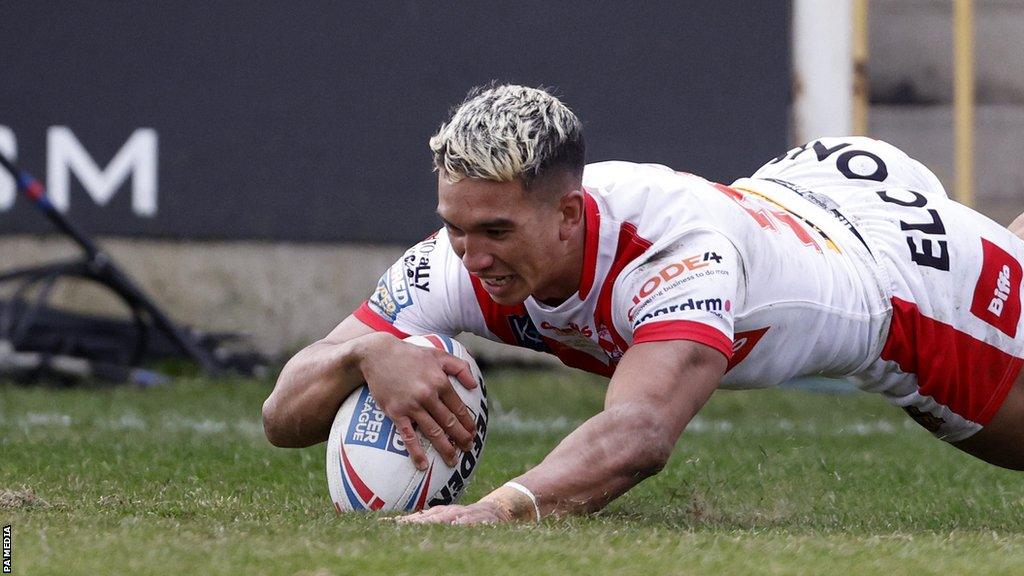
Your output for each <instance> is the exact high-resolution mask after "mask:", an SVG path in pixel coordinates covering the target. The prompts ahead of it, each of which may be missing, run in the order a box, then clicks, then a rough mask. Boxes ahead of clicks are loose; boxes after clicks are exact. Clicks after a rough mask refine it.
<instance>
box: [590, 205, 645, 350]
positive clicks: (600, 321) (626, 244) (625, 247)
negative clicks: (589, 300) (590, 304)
mask: <svg viewBox="0 0 1024 576" xmlns="http://www.w3.org/2000/svg"><path fill="white" fill-rule="evenodd" d="M650 247H651V241H650V240H647V239H646V238H643V237H641V236H640V235H639V234H637V231H636V225H635V224H633V223H632V222H623V223H622V226H620V227H619V242H618V244H617V245H616V247H615V259H614V260H612V266H611V269H610V270H608V275H607V276H605V279H604V283H603V284H602V285H601V293H600V294H599V295H598V297H597V310H596V311H595V313H594V322H595V324H596V325H597V326H598V327H600V326H604V327H605V328H607V329H608V332H609V334H610V335H611V337H612V341H613V342H614V343H615V345H616V346H618V347H619V348H620V349H621V350H622V351H623V352H625V351H626V348H628V347H629V345H627V344H626V341H625V340H623V339H622V336H620V335H619V333H618V331H616V330H615V322H614V321H613V319H612V287H613V286H614V285H615V279H616V278H618V277H619V274H621V273H622V269H623V268H625V267H626V265H627V264H629V263H630V262H632V261H633V260H636V259H637V258H639V257H640V255H641V254H643V253H644V252H646V251H647V249H648V248H650Z"/></svg>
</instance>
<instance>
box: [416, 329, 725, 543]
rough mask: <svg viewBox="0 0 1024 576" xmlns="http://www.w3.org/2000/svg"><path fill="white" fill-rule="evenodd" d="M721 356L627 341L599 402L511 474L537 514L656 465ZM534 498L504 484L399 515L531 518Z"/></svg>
mask: <svg viewBox="0 0 1024 576" xmlns="http://www.w3.org/2000/svg"><path fill="white" fill-rule="evenodd" d="M725 368H726V358H725V356H724V355H723V354H722V353H721V352H719V351H717V350H715V349H713V348H711V347H708V346H705V345H703V344H699V343H696V342H690V341H685V340H674V341H661V342H646V343H642V344H637V345H634V346H633V347H631V348H630V349H629V350H628V351H627V352H626V354H625V355H624V356H623V358H622V361H621V362H620V363H619V366H618V368H617V369H616V371H615V374H614V376H613V377H612V379H611V383H610V384H609V387H608V393H607V396H606V398H605V407H604V410H603V411H601V412H600V413H598V414H597V415H595V416H594V417H592V418H590V419H589V420H587V421H586V422H584V423H583V424H582V425H581V426H580V427H579V428H577V429H576V430H575V431H573V432H572V433H571V434H569V436H567V437H566V438H565V439H564V440H562V442H561V443H560V444H559V445H558V446H557V447H556V448H555V449H554V450H553V451H552V452H551V453H550V454H549V455H548V456H547V458H545V459H544V461H543V462H541V463H540V464H539V465H538V466H537V467H535V468H533V469H532V470H530V471H529V472H527V473H526V474H523V475H522V476H519V477H518V478H516V479H515V481H516V482H518V483H519V484H520V485H522V486H525V487H526V488H527V489H528V490H530V491H531V492H532V493H533V494H534V495H535V496H536V497H537V504H538V506H539V509H540V513H541V514H542V515H547V514H552V513H554V514H573V513H582V512H593V511H597V510H600V509H601V508H603V507H604V506H605V505H606V504H608V502H611V501H612V500H614V499H615V498H617V497H618V496H620V495H622V494H623V493H625V492H626V491H627V490H629V489H630V488H632V487H633V486H635V485H636V484H637V483H639V482H640V481H641V480H643V479H644V478H646V477H648V476H651V475H653V474H655V473H657V472H658V471H660V470H661V469H662V468H663V467H664V465H665V463H666V462H667V461H668V458H669V456H670V455H671V453H672V449H673V447H674V446H675V443H676V440H677V439H678V438H679V435H680V434H681V433H682V431H683V429H684V428H685V427H686V425H687V424H688V423H689V422H690V420H691V419H692V418H693V416H694V415H695V414H696V413H697V411H698V410H700V408H701V407H702V406H703V405H704V403H705V402H707V399H708V398H709V397H710V396H711V393H712V392H714V390H715V388H717V386H718V383H719V381H720V380H721V378H722V375H723V374H724V373H725ZM535 516H536V512H535V510H534V507H533V502H531V501H530V500H529V497H528V496H526V495H525V494H524V493H521V492H519V491H517V490H515V489H513V488H510V487H507V486H503V487H501V488H498V489H497V490H495V491H494V492H492V493H490V494H488V495H487V496H485V497H484V498H482V499H481V500H480V501H479V502H477V503H475V504H472V505H469V506H440V507H435V508H431V509H430V510H427V511H425V512H422V513H418V514H413V515H411V516H406V517H404V518H402V519H401V520H402V521H404V522H424V523H433V522H438V523H475V522H501V521H509V520H532V519H533V518H534V517H535Z"/></svg>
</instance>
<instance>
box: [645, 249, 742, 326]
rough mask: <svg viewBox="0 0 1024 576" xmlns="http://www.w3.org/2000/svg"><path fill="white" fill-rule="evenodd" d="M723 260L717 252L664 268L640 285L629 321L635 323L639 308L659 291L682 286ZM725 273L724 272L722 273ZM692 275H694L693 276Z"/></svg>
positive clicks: (687, 259) (682, 260)
mask: <svg viewBox="0 0 1024 576" xmlns="http://www.w3.org/2000/svg"><path fill="white" fill-rule="evenodd" d="M722 260H723V258H722V257H721V256H719V255H718V254H717V253H715V252H704V253H702V254H695V255H693V256H690V257H688V258H682V259H680V260H677V261H675V262H671V263H669V264H667V265H665V266H663V267H662V268H661V269H660V270H658V271H657V272H656V273H654V274H652V275H651V276H650V277H648V278H647V279H646V280H644V283H643V284H641V285H640V290H639V291H638V292H637V293H636V294H634V295H633V306H632V307H631V308H630V309H629V310H628V311H627V312H626V314H627V317H628V318H629V321H630V322H632V321H633V317H634V316H635V314H636V310H637V308H639V307H640V306H641V305H642V304H644V303H647V301H648V300H650V299H651V298H652V297H653V296H656V295H657V294H658V292H659V291H664V290H668V289H671V288H674V287H676V286H678V285H679V284H681V283H682V282H683V280H684V279H686V278H690V277H693V276H697V275H699V274H700V272H702V271H701V268H708V267H710V266H712V265H715V264H719V263H721V262H722ZM722 272H724V271H722ZM690 273H693V274H692V275H691V274H690Z"/></svg>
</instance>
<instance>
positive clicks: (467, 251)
mask: <svg viewBox="0 0 1024 576" xmlns="http://www.w3.org/2000/svg"><path fill="white" fill-rule="evenodd" d="M462 264H463V266H465V267H466V270H469V272H470V273H471V274H479V273H481V272H483V271H485V270H487V269H488V268H490V267H491V265H493V264H494V256H493V255H492V254H491V253H490V252H488V251H487V250H484V249H483V247H482V246H479V245H477V244H475V243H474V242H470V241H466V242H464V243H463V245H462Z"/></svg>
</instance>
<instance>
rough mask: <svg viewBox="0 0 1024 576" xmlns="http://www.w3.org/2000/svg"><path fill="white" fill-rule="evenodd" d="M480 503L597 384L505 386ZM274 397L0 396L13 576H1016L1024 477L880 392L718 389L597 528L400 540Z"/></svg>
mask: <svg viewBox="0 0 1024 576" xmlns="http://www.w3.org/2000/svg"><path fill="white" fill-rule="evenodd" d="M488 385H489V391H490V398H491V401H492V407H493V412H492V421H491V426H490V430H489V437H488V443H487V447H486V448H485V451H484V456H483V460H482V463H481V467H480V468H479V469H478V472H477V476H476V478H475V479H474V483H473V484H472V485H471V486H470V488H469V490H468V493H467V495H466V497H467V499H468V500H473V499H475V498H478V497H479V496H481V495H483V494H484V493H486V492H487V491H488V490H489V489H490V488H492V487H494V486H497V485H499V484H501V483H502V482H504V481H505V480H506V479H508V478H509V477H511V476H514V475H516V474H518V473H520V472H521V471H522V470H525V469H527V468H529V467H530V466H532V465H534V464H536V463H537V462H539V461H540V460H541V458H543V456H544V455H545V454H546V453H547V451H548V450H549V449H550V448H551V447H552V446H554V445H555V444H556V443H557V442H558V440H559V439H560V438H561V437H562V436H564V435H565V434H566V433H567V432H569V431H570V430H571V429H572V428H573V427H574V426H575V425H576V424H577V423H579V422H581V421H582V420H584V419H585V418H587V417H588V416H589V415H591V414H593V413H594V412H596V411H597V410H599V409H600V406H601V403H602V397H603V391H604V385H603V382H602V381H601V380H600V379H594V378H590V377H588V376H586V375H582V374H579V373H576V372H569V371H560V370H554V371H544V372H539V371H494V372H492V373H490V374H489V378H488ZM269 390H270V384H269V383H260V382H252V381H206V380H189V379H182V380H178V381H176V382H175V383H174V384H172V385H169V386H167V387H164V388H160V389H154V390H145V391H144V390H135V389H128V388H125V389H116V390H56V389H40V388H22V387H17V386H13V385H9V384H0V524H4V525H7V524H10V525H12V537H13V555H12V556H13V557H12V559H11V560H12V567H13V573H14V574H61V575H71V574H90V575H92V574H307V575H321V574H363V573H367V572H368V571H372V572H373V573H380V574H448V573H468V574H569V573H585V574H643V575H650V574H744V575H746V574H814V575H822V574H843V575H847V574H855V575H861V574H865V575H870V574H884V575H886V576H893V575H897V574H913V575H915V576H917V575H922V574H936V575H938V574H942V575H947V574H966V573H970V574H1024V474H1019V473H1013V472H1008V471H1005V470H1001V469H998V468H995V467H992V466H988V465H986V464H984V463H981V462H978V461H975V460H974V459H972V458H970V457H968V456H966V455H963V454H960V453H958V452H957V451H956V450H954V449H952V448H950V447H949V446H946V445H944V444H943V443H941V442H939V441H936V440H934V439H932V438H931V437H930V436H929V435H928V434H927V433H926V432H925V431H923V430H921V429H918V428H917V427H916V425H915V424H913V423H912V422H911V421H910V419H909V418H907V417H906V416H904V415H903V414H902V412H900V411H898V410H896V409H895V408H892V407H890V406H888V405H887V404H885V403H884V402H883V401H882V400H881V399H879V398H877V397H874V396H869V395H867V394H847V395H824V394H816V393H810V392H799V391H792V390H773V391H751V392H719V393H716V394H715V396H714V397H713V398H712V400H711V402H710V404H709V405H708V406H707V407H706V408H705V409H704V411H702V412H701V414H700V416H699V417H698V419H697V420H695V421H694V422H693V423H692V424H691V426H690V428H688V430H687V432H686V433H685V434H684V435H683V439H682V440H681V441H680V443H679V445H678V447H677V450H676V453H675V455H674V456H673V458H672V460H671V462H670V463H669V465H668V467H667V468H666V469H665V471H664V472H662V473H661V474H660V475H658V476H657V477H654V478H651V479H649V480H647V481H645V482H644V483H642V484H641V485H640V486H639V487H637V488H636V489H634V490H633V491H632V492H630V493H629V494H627V495H626V496H625V497H623V498H621V499H619V500H618V501H616V502H614V503H613V504H612V505H611V506H609V508H608V509H607V510H605V511H604V512H603V513H601V514H600V515H597V516H594V517H586V518H566V519H548V520H546V521H545V522H544V523H543V524H542V525H540V526H532V525H516V526H491V527H461V528H460V527H444V526H442V527H430V528H423V527H402V526H396V525H394V524H391V523H388V522H381V521H379V520H378V519H377V518H376V517H374V516H359V515H356V516H339V515H337V514H336V513H335V512H334V510H333V508H332V507H331V503H330V500H329V497H328V493H327V486H326V480H325V475H324V446H323V445H319V446H316V447H312V448H308V449H303V450H284V449H277V448H273V447H271V446H270V445H269V444H268V443H267V442H266V440H265V439H264V437H263V433H262V429H261V426H260V420H259V412H260V406H261V404H262V401H263V399H264V398H265V397H266V395H267V393H268V392H269Z"/></svg>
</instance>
